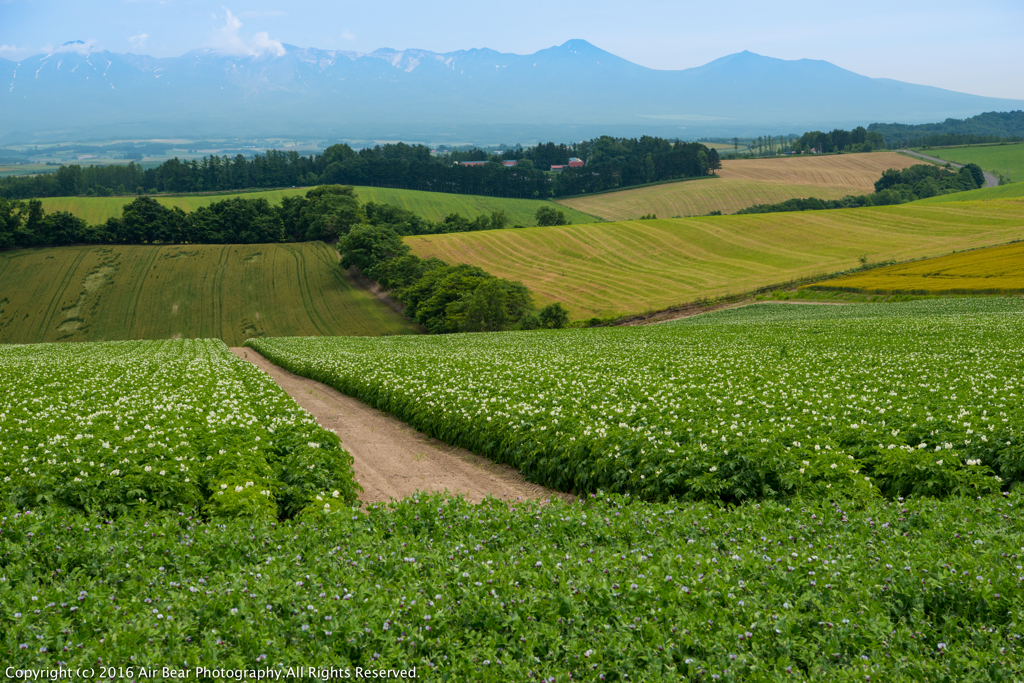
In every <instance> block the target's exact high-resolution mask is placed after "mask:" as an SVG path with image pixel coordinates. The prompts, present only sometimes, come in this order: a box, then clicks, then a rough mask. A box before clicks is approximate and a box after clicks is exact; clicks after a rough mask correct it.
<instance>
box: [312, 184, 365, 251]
mask: <svg viewBox="0 0 1024 683" xmlns="http://www.w3.org/2000/svg"><path fill="white" fill-rule="evenodd" d="M362 220H363V213H362V211H361V209H360V207H359V200H358V199H357V198H356V193H355V189H354V188H352V187H349V186H345V185H323V186H321V187H315V188H313V189H312V190H310V191H309V192H307V193H306V204H305V206H303V207H302V209H301V216H300V221H299V223H300V226H299V227H300V231H301V232H302V233H303V234H302V236H301V237H300V238H299V239H300V240H301V241H311V240H323V241H324V242H335V241H337V239H338V238H339V237H340V236H342V235H346V234H348V232H349V230H351V229H352V226H354V225H358V224H360V223H362Z"/></svg>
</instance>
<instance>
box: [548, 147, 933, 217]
mask: <svg viewBox="0 0 1024 683" xmlns="http://www.w3.org/2000/svg"><path fill="white" fill-rule="evenodd" d="M915 163H922V162H920V161H916V162H915V160H914V159H911V158H910V157H907V156H904V155H902V154H897V153H895V152H874V153H872V154H840V155H831V156H799V157H783V158H777V159H737V160H726V161H723V162H722V170H721V171H719V172H718V175H719V177H718V178H707V179H702V180H689V181H681V182H678V183H666V184H664V185H654V186H651V187H642V188H637V189H634V190H622V191H620V192H609V193H606V194H598V195H593V196H589V197H573V198H571V199H563V200H559V201H558V203H559V204H562V205H564V206H567V207H569V208H572V209H575V210H577V211H582V212H584V213H588V214H591V215H594V216H600V217H601V218H603V219H604V220H608V221H623V220H631V219H634V218H638V217H640V216H645V215H647V214H649V213H653V214H655V215H656V216H658V218H672V217H674V216H684V217H685V216H704V215H706V214H708V213H710V212H712V211H721V212H722V213H735V212H736V211H739V210H740V209H745V208H747V207H748V206H754V205H755V204H775V203H778V202H783V201H786V200H787V199H796V198H802V197H817V198H819V199H841V198H842V197H845V196H846V195H849V194H854V195H857V194H868V193H871V192H874V191H875V187H874V183H875V181H876V180H878V178H879V177H880V176H881V175H882V172H883V171H885V170H886V169H889V168H896V169H903V168H907V167H909V166H913V165H915Z"/></svg>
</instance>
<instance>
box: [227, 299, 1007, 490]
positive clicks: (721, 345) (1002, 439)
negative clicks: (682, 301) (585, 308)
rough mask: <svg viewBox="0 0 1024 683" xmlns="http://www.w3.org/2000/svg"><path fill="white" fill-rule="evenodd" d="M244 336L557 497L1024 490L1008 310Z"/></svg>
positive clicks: (928, 304)
mask: <svg viewBox="0 0 1024 683" xmlns="http://www.w3.org/2000/svg"><path fill="white" fill-rule="evenodd" d="M247 343H248V344H249V345H251V346H252V347H253V348H255V349H256V350H258V351H260V352H261V353H263V354H264V355H265V356H267V357H268V358H270V359H271V360H272V361H274V362H275V363H277V364H279V365H281V366H283V367H285V368H287V369H289V370H291V371H293V372H296V373H298V374H300V375H304V376H306V377H310V378H313V379H316V380H319V381H322V382H325V383H327V384H330V385H332V386H334V387H335V388H337V389H339V390H340V391H342V392H344V393H347V394H349V395H351V396H355V397H357V398H359V399H362V400H363V401H366V402H368V403H370V404H372V405H374V406H376V407H378V408H380V409H382V410H386V411H388V412H390V413H393V414H395V415H396V416H398V417H400V418H401V419H403V420H405V421H407V422H409V423H410V424H412V425H414V426H415V427H417V428H418V429H421V430H423V431H424V432H426V433H428V434H430V435H432V436H435V437H437V438H439V439H441V440H444V441H446V442H448V443H451V444H457V445H461V446H464V447H466V448H469V449H470V450H473V451H474V452H477V453H480V454H482V455H485V456H487V457H490V458H492V459H494V460H496V461H499V462H506V463H509V464H511V465H513V466H514V467H516V468H518V469H519V470H520V471H521V472H523V473H524V475H526V476H527V477H529V478H530V479H531V480H533V481H536V482H540V483H543V484H546V485H549V486H552V487H554V488H557V489H561V490H565V491H575V492H593V491H597V490H599V489H600V490H606V491H611V492H618V493H631V494H634V495H639V496H641V497H643V498H645V499H652V500H667V499H712V500H723V501H727V502H735V501H741V500H745V499H766V498H785V497H789V496H794V495H802V496H811V497H817V496H820V495H823V494H826V493H829V492H830V490H831V491H834V490H840V489H841V490H844V491H847V492H849V493H850V494H851V495H855V496H858V497H864V498H867V497H871V496H876V495H886V496H889V497H895V496H900V495H912V494H922V495H931V496H945V495H950V494H958V493H959V494H972V495H977V494H981V493H987V492H995V491H998V490H1000V489H1007V488H1010V487H1012V486H1015V485H1017V484H1019V483H1020V482H1022V481H1024V441H1022V430H1024V401H1022V399H1021V396H1022V395H1024V353H1022V351H1024V301H1022V300H1020V299H985V300H933V301H919V302H911V303H906V304H886V305H873V304H865V305H852V306H843V307H838V306H827V307H826V306H814V307H812V306H803V307H795V306H785V305H780V304H761V305H757V306H750V307H747V308H744V309H737V310H732V311H724V312H720V313H716V314H711V315H706V316H701V317H698V318H691V319H689V320H686V321H680V322H677V323H672V324H662V325H655V326H649V327H634V328H616V329H588V330H566V331H550V332H528V333H499V334H477V335H450V336H443V337H434V338H419V337H416V338H413V337H404V338H403V337H391V338H380V339H357V338H302V339H280V338H278V339H258V340H250V341H249V342H247Z"/></svg>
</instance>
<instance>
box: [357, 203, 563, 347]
mask: <svg viewBox="0 0 1024 683" xmlns="http://www.w3.org/2000/svg"><path fill="white" fill-rule="evenodd" d="M338 250H339V251H340V252H341V254H342V260H341V265H342V267H345V268H354V269H357V270H358V271H359V272H360V273H362V274H363V275H364V276H366V277H368V278H370V279H371V280H375V281H376V282H377V283H378V284H380V285H381V287H383V288H384V289H386V290H388V291H390V292H391V294H392V296H393V297H394V298H396V299H397V300H398V301H400V302H402V303H403V304H405V306H406V310H405V314H406V315H407V316H408V317H410V318H412V319H413V320H415V321H416V322H418V323H420V324H421V325H423V326H424V327H425V328H427V330H428V331H430V332H431V333H434V334H441V333H448V332H496V331H499V330H509V329H520V330H531V329H538V328H552V329H553V328H561V327H565V325H566V324H567V323H568V321H569V316H568V312H567V311H566V310H565V308H563V307H562V305H561V304H557V303H555V304H549V305H548V306H545V307H544V308H542V309H541V310H540V311H535V310H534V306H533V299H532V297H531V296H530V292H529V290H528V289H527V288H526V286H525V285H523V284H522V283H521V282H513V281H511V280H505V279H503V278H498V277H494V276H493V275H490V274H488V273H487V272H486V271H484V270H483V269H481V268H478V267H476V266H470V265H465V264H461V265H456V266H452V265H449V264H447V263H445V262H444V261H442V260H440V259H436V258H430V259H421V258H419V257H417V256H416V255H414V254H411V253H409V246H408V245H407V244H405V243H404V242H402V238H401V236H400V235H399V233H397V232H396V231H395V230H394V228H393V227H392V226H391V225H388V224H379V225H373V224H370V223H365V224H362V225H358V226H355V227H354V228H352V230H351V231H350V232H349V233H348V234H347V235H345V236H344V237H343V238H341V239H340V240H339V241H338Z"/></svg>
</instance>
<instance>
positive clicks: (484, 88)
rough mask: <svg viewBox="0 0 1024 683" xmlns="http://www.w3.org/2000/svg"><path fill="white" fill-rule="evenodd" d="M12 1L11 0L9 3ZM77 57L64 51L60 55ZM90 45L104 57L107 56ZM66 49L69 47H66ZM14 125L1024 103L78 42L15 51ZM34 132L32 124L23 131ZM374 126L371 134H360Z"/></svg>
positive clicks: (353, 131) (285, 49) (534, 57)
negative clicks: (123, 49) (127, 48)
mask: <svg viewBox="0 0 1024 683" xmlns="http://www.w3.org/2000/svg"><path fill="white" fill-rule="evenodd" d="M2 2H3V0H0V3H2ZM58 53H63V54H58ZM90 55H101V56H102V58H97V57H95V56H94V57H93V58H92V60H91V61H90ZM54 57H56V58H54ZM0 83H3V88H0V111H2V112H3V116H0V136H3V135H4V134H12V131H31V133H30V135H32V136H36V135H43V134H46V135H53V136H57V135H68V134H69V133H67V132H66V131H68V130H70V128H69V117H68V116H67V110H66V103H67V102H69V101H74V102H76V106H75V116H74V117H73V118H74V122H75V126H76V128H75V129H74V130H76V131H79V132H76V133H74V134H75V135H98V134H100V131H103V134H105V135H118V136H120V135H123V134H125V131H124V128H125V126H132V127H133V128H132V130H136V131H139V132H142V131H145V132H146V134H151V133H152V134H155V135H156V136H157V137H166V135H165V133H167V132H168V131H181V132H184V131H183V128H182V126H183V125H186V124H183V122H187V127H188V129H189V130H190V131H191V132H189V133H188V134H185V135H183V136H184V137H187V136H188V135H211V136H219V135H223V134H225V132H232V133H236V134H243V135H256V134H259V135H264V136H276V135H281V134H282V133H283V132H284V131H288V132H289V133H290V134H302V135H316V136H321V137H335V138H338V139H343V138H345V139H362V138H365V139H376V138H378V137H382V136H383V137H385V138H387V139H393V138H396V137H404V138H406V139H407V140H408V139H419V140H423V139H426V140H429V139H434V140H437V139H442V140H443V139H447V137H446V136H451V139H454V140H458V139H460V137H457V136H461V135H463V133H462V132H461V131H466V130H471V129H472V130H487V131H491V132H489V133H487V135H492V134H493V135H494V136H496V138H501V139H514V138H519V139H522V140H523V141H528V140H531V139H540V138H541V137H545V138H549V139H550V138H551V137H554V136H555V135H556V133H555V131H562V132H561V133H557V135H562V136H572V137H571V138H569V137H565V139H583V136H585V135H587V134H589V133H593V134H612V135H630V136H632V135H649V134H658V135H663V136H667V137H674V136H686V137H691V138H692V137H698V136H703V135H707V136H725V137H731V136H732V135H747V134H761V133H766V132H772V133H801V132H804V131H806V130H813V129H814V128H827V127H833V128H834V127H845V128H853V127H855V126H857V125H867V124H870V123H872V122H874V121H884V120H888V121H901V122H904V123H920V122H927V121H941V120H943V119H946V118H967V117H970V116H974V115H976V114H978V113H979V112H982V111H1007V110H1010V109H1021V108H1024V102H1021V101H1017V100H997V99H994V98H984V97H975V96H973V95H965V94H961V93H953V92H950V91H945V90H939V89H938V88H928V87H925V86H918V85H912V84H909V83H898V82H896V81H890V80H887V79H880V78H875V79H872V78H869V77H867V76H862V75H859V74H856V73H854V72H852V71H847V70H845V69H842V68H841V67H838V66H836V65H834V64H831V63H829V62H826V61H822V60H814V59H794V60H787V59H778V58H775V57H767V56H764V55H759V54H757V53H754V52H751V51H749V50H743V51H741V52H736V53H734V54H730V55H726V56H724V57H721V58H719V59H715V60H714V61H711V62H709V63H707V64H705V65H703V66H699V67H695V68H692V69H683V70H668V69H665V70H660V69H650V68H647V67H644V66H641V65H639V64H636V63H634V62H631V61H629V60H627V59H624V58H622V57H618V56H616V55H614V54H612V53H610V52H607V51H605V50H602V49H601V48H599V47H597V46H595V45H593V44H592V43H590V42H589V41H587V40H584V39H581V38H573V39H571V40H566V41H565V42H563V43H562V44H561V45H556V46H552V47H548V48H546V49H542V50H538V51H536V52H534V53H532V54H527V55H520V54H509V53H501V52H497V51H495V50H492V49H490V48H487V47H477V48H473V49H468V50H456V51H451V52H445V53H439V52H434V51H431V50H423V49H416V48H407V49H402V50H398V49H393V48H380V49H378V50H375V51H373V52H371V53H364V52H354V51H346V50H337V49H330V50H325V49H318V48H315V47H296V46H294V45H284V44H282V48H281V50H280V51H277V50H272V51H267V52H261V53H258V54H242V55H231V54H224V53H222V52H220V51H217V50H216V49H212V48H203V49H199V50H193V51H190V52H188V53H186V54H185V55H182V56H180V57H168V58H155V57H147V56H145V55H132V54H119V53H114V52H107V51H102V50H101V46H98V45H96V43H95V41H92V40H86V41H82V40H72V41H68V42H67V43H65V44H64V45H62V46H60V47H56V48H53V49H52V52H51V53H50V54H48V55H35V56H32V57H28V58H26V59H24V60H21V62H18V63H15V62H12V61H8V60H4V59H0ZM19 135H20V134H19ZM360 136H362V137H360Z"/></svg>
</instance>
